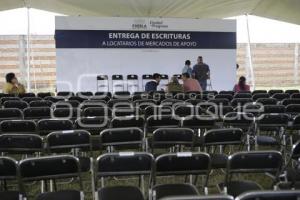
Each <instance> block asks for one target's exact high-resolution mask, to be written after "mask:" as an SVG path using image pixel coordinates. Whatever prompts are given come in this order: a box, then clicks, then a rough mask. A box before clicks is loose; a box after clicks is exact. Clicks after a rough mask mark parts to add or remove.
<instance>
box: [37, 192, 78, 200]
mask: <svg viewBox="0 0 300 200" xmlns="http://www.w3.org/2000/svg"><path fill="white" fill-rule="evenodd" d="M36 200H81V194H80V191H77V190H64V191H57V192H46V193H42V194H40V195H39V196H38V197H37V198H36Z"/></svg>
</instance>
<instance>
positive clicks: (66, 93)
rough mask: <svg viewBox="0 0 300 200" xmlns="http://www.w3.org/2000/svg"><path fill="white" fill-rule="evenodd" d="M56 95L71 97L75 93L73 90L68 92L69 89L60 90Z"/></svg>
mask: <svg viewBox="0 0 300 200" xmlns="http://www.w3.org/2000/svg"><path fill="white" fill-rule="evenodd" d="M57 96H62V97H72V96H75V94H74V92H70V91H60V92H57Z"/></svg>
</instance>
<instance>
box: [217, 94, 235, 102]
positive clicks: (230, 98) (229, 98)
mask: <svg viewBox="0 0 300 200" xmlns="http://www.w3.org/2000/svg"><path fill="white" fill-rule="evenodd" d="M215 99H227V100H228V101H231V100H232V99H233V95H232V94H217V95H216V96H215Z"/></svg>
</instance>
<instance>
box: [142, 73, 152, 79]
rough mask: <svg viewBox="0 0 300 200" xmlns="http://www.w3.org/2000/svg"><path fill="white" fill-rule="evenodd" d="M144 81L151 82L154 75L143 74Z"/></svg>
mask: <svg viewBox="0 0 300 200" xmlns="http://www.w3.org/2000/svg"><path fill="white" fill-rule="evenodd" d="M142 79H143V80H151V79H152V75H151V74H143V75H142Z"/></svg>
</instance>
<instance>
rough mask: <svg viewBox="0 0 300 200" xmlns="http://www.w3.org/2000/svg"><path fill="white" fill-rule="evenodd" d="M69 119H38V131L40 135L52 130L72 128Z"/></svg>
mask: <svg viewBox="0 0 300 200" xmlns="http://www.w3.org/2000/svg"><path fill="white" fill-rule="evenodd" d="M73 129H74V127H73V123H72V121H71V120H67V119H65V120H63V119H41V120H39V121H38V131H39V134H40V135H41V136H45V135H48V134H49V133H51V132H53V131H63V130H73Z"/></svg>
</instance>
